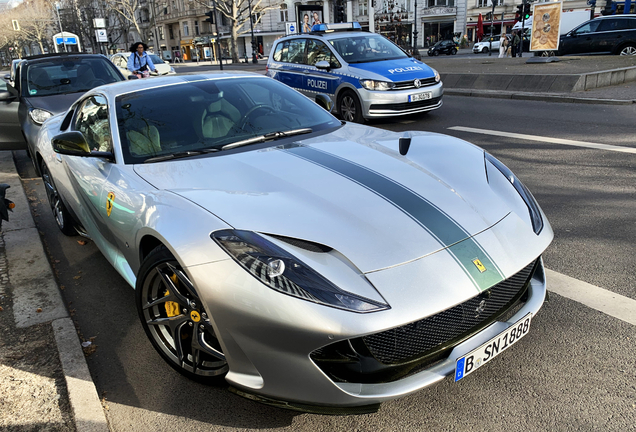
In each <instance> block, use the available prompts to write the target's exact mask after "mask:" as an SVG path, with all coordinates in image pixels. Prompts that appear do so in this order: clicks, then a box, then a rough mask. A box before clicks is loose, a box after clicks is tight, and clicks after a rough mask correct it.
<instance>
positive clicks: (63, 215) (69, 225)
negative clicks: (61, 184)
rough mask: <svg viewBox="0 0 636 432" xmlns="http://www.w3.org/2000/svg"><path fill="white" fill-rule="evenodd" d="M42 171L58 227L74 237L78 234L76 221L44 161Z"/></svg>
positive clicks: (65, 233) (47, 195) (63, 232)
mask: <svg viewBox="0 0 636 432" xmlns="http://www.w3.org/2000/svg"><path fill="white" fill-rule="evenodd" d="M40 172H41V173H42V181H43V182H44V189H45V190H46V197H47V198H48V200H49V205H50V206H51V211H52V212H53V217H54V218H55V223H56V224H57V227H58V228H59V229H60V231H62V234H64V235H66V236H69V237H72V236H76V235H77V231H76V230H75V226H74V225H75V221H74V220H73V217H72V216H71V214H70V213H69V211H68V209H67V208H66V206H65V205H64V202H63V201H62V198H60V195H59V193H58V192H57V188H56V187H55V181H54V180H53V177H51V172H50V171H49V168H48V167H47V166H46V164H45V163H44V162H42V165H41V166H40Z"/></svg>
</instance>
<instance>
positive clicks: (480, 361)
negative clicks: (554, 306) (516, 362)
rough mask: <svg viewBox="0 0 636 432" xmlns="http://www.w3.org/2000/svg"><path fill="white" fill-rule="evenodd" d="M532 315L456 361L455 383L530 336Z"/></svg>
mask: <svg viewBox="0 0 636 432" xmlns="http://www.w3.org/2000/svg"><path fill="white" fill-rule="evenodd" d="M531 320H532V313H529V314H528V315H526V316H524V317H523V318H521V319H520V320H519V321H517V322H516V323H515V324H514V325H512V326H510V327H509V328H508V330H506V331H504V332H503V333H499V334H498V335H497V336H495V337H494V338H492V339H490V340H489V341H488V342H486V343H485V344H483V345H482V346H480V347H479V348H476V349H474V350H472V351H471V352H469V353H468V354H466V355H465V356H464V357H460V358H458V359H457V360H456V361H455V381H459V380H460V379H462V378H464V377H465V376H466V375H469V374H471V373H473V372H475V371H476V370H477V369H478V368H480V367H481V366H483V365H485V364H486V363H488V362H489V361H490V360H492V359H493V358H495V357H496V356H498V355H499V354H501V353H502V352H503V351H505V350H507V349H508V348H510V347H511V346H512V345H514V344H515V343H517V341H518V340H519V339H521V338H522V337H524V336H525V335H527V334H528V331H529V330H530V321H531Z"/></svg>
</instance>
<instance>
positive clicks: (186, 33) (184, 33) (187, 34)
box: [183, 21, 190, 36]
mask: <svg viewBox="0 0 636 432" xmlns="http://www.w3.org/2000/svg"><path fill="white" fill-rule="evenodd" d="M183 35H184V36H190V29H189V28H188V22H187V21H185V22H184V23H183Z"/></svg>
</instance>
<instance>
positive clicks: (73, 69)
mask: <svg viewBox="0 0 636 432" xmlns="http://www.w3.org/2000/svg"><path fill="white" fill-rule="evenodd" d="M14 78H15V81H14V83H13V85H10V84H9V85H8V87H7V91H0V124H1V125H2V131H0V149H3V150H9V149H11V150H19V149H27V150H28V152H29V154H31V155H32V154H33V150H34V146H35V139H36V136H37V133H38V131H39V130H40V127H41V125H42V123H44V121H45V120H47V119H48V118H49V117H51V116H52V115H55V114H58V113H60V112H63V111H66V110H67V109H68V107H69V106H71V104H72V103H73V102H75V101H76V100H77V98H78V97H80V96H81V95H82V94H83V93H84V92H86V91H88V90H90V89H92V88H93V87H97V86H100V85H103V84H108V83H113V82H117V81H124V80H125V78H124V76H123V75H122V74H121V73H120V72H119V71H118V70H117V68H116V67H115V66H114V65H113V64H112V63H111V62H110V61H108V59H107V58H106V57H105V56H103V55H101V54H83V53H57V54H43V55H37V56H32V57H26V58H24V59H22V61H20V63H19V64H18V66H17V69H16V71H15V77H14ZM36 169H37V167H36Z"/></svg>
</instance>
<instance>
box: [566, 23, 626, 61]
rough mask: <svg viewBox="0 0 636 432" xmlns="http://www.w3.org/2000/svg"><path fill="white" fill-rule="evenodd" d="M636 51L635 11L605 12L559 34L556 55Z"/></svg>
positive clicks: (621, 53) (624, 53) (620, 53)
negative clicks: (627, 12) (629, 12)
mask: <svg viewBox="0 0 636 432" xmlns="http://www.w3.org/2000/svg"><path fill="white" fill-rule="evenodd" d="M588 53H589V54H592V53H594V54H618V55H636V15H635V14H626V15H607V16H602V17H598V18H595V19H593V20H590V21H587V22H585V23H583V24H581V25H580V26H578V27H576V28H574V29H573V30H572V31H570V32H568V33H567V34H565V35H562V36H561V38H560V40H559V50H558V52H557V55H567V54H588Z"/></svg>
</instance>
